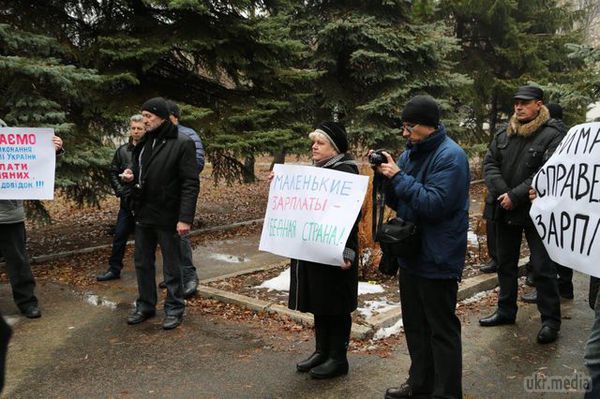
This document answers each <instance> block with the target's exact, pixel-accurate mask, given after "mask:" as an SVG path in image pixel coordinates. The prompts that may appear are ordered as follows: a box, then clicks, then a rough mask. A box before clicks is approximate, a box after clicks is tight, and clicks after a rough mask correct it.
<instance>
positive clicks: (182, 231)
mask: <svg viewBox="0 0 600 399" xmlns="http://www.w3.org/2000/svg"><path fill="white" fill-rule="evenodd" d="M191 228H192V225H191V224H189V223H186V222H177V234H179V235H180V236H184V235H186V234H189V233H190V229H191Z"/></svg>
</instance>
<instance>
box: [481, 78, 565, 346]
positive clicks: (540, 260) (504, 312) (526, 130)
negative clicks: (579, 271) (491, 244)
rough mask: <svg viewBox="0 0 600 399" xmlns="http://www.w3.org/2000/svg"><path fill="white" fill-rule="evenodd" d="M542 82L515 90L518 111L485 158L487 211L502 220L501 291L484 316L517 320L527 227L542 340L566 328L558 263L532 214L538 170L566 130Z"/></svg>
mask: <svg viewBox="0 0 600 399" xmlns="http://www.w3.org/2000/svg"><path fill="white" fill-rule="evenodd" d="M543 98H544V92H543V91H542V89H540V88H539V87H535V86H522V87H520V88H519V89H518V91H517V92H516V94H515V96H514V115H513V116H512V117H511V119H510V121H509V123H508V125H507V126H505V127H504V128H502V129H501V130H500V131H499V132H498V133H496V135H495V136H494V139H493V141H492V144H491V145H490V148H489V150H488V152H487V154H486V156H485V158H484V161H483V162H484V177H485V183H486V186H487V188H488V196H487V198H486V206H485V209H484V213H485V216H486V218H489V219H491V220H493V221H494V224H495V226H496V245H497V252H498V280H499V283H500V293H499V295H498V308H497V310H496V312H495V313H494V314H492V315H491V316H488V317H484V318H482V319H480V320H479V324H480V325H481V326H483V327H490V326H499V325H503V324H514V323H515V320H516V317H517V288H518V282H517V278H518V261H519V256H520V249H521V237H522V234H523V231H524V232H525V238H526V239H527V243H528V245H529V250H530V262H531V266H532V268H533V271H534V276H535V285H536V289H537V307H538V310H539V312H540V314H541V318H542V327H541V329H540V331H539V332H538V335H537V342H538V343H540V344H547V343H551V342H554V341H556V339H557V338H558V332H559V330H560V323H561V318H560V298H559V293H558V283H557V278H556V267H555V264H554V262H552V260H551V259H550V257H549V256H548V252H547V251H546V249H545V248H544V244H543V242H542V240H541V238H540V236H539V234H538V232H537V231H536V229H535V227H534V225H533V222H532V220H531V218H530V216H529V209H530V208H531V202H530V200H529V187H530V186H531V183H532V179H533V176H534V175H535V174H536V173H537V171H538V170H539V169H540V168H541V167H542V165H543V164H544V162H545V161H546V160H547V159H548V158H549V157H550V155H551V154H552V153H553V152H554V150H555V149H556V147H557V146H558V144H559V143H560V141H561V140H562V138H563V136H564V134H563V132H562V131H561V128H560V126H559V125H558V124H557V123H556V122H555V121H554V120H553V119H551V118H550V114H549V112H548V109H547V108H546V107H545V106H544V102H543Z"/></svg>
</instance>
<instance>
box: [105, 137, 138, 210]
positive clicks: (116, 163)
mask: <svg viewBox="0 0 600 399" xmlns="http://www.w3.org/2000/svg"><path fill="white" fill-rule="evenodd" d="M133 147H134V146H133V144H131V143H127V144H123V145H121V146H120V147H119V148H117V150H116V151H115V155H114V156H113V160H112V162H111V164H110V185H111V186H112V188H113V190H114V192H115V195H116V196H117V197H119V198H121V208H127V207H128V206H127V199H128V197H129V194H130V193H131V184H127V183H123V181H122V180H121V178H120V177H119V175H120V174H121V173H123V171H124V170H125V169H131V168H132V165H131V159H132V151H133Z"/></svg>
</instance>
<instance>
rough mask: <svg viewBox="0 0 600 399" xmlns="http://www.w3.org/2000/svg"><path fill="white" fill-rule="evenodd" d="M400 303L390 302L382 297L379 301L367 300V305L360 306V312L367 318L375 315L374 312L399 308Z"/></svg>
mask: <svg viewBox="0 0 600 399" xmlns="http://www.w3.org/2000/svg"><path fill="white" fill-rule="evenodd" d="M399 306H400V305H399V304H397V303H390V302H388V301H386V300H385V298H381V299H380V300H379V301H365V306H364V307H362V308H358V309H357V310H358V312H359V313H360V314H361V315H362V316H363V317H364V318H365V319H368V318H369V317H371V316H373V314H374V313H383V312H385V311H387V310H389V309H392V308H397V307H399Z"/></svg>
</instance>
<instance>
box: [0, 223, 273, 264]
mask: <svg viewBox="0 0 600 399" xmlns="http://www.w3.org/2000/svg"><path fill="white" fill-rule="evenodd" d="M263 221H264V219H254V220H246V221H245V222H237V223H231V224H226V225H224V226H214V227H206V228H204V229H197V230H192V231H190V236H197V235H200V234H204V233H211V232H214V231H223V230H232V229H235V228H237V227H242V226H248V225H251V224H255V223H257V224H262V223H263ZM134 243H135V240H129V241H127V245H133V244H134ZM109 248H112V243H111V244H104V245H97V246H95V247H88V248H81V249H74V250H72V251H64V252H57V253H55V254H50V255H40V256H33V257H31V258H30V259H29V263H31V264H32V265H34V264H37V263H43V262H48V261H51V260H56V259H60V258H66V257H69V256H73V255H83V254H88V253H90V252H94V251H97V250H99V249H109ZM5 266H6V262H0V267H5Z"/></svg>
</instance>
